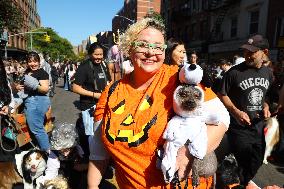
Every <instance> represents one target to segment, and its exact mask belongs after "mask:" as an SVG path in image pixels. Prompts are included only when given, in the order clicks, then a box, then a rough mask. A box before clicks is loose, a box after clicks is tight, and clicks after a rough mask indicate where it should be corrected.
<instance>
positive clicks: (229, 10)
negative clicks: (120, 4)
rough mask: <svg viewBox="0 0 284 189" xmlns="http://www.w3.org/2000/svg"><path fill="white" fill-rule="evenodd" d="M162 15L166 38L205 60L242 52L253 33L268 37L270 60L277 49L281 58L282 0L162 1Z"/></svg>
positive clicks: (283, 49) (283, 41) (283, 36)
mask: <svg viewBox="0 0 284 189" xmlns="http://www.w3.org/2000/svg"><path fill="white" fill-rule="evenodd" d="M161 14H162V16H163V17H164V19H165V23H166V27H167V35H168V37H175V38H178V39H181V40H182V41H184V42H185V44H186V48H187V51H188V52H189V51H191V50H195V51H197V52H199V54H200V57H201V58H203V59H204V61H209V60H210V62H212V61H214V60H217V59H219V58H224V57H225V58H228V59H231V58H232V57H233V55H234V54H241V53H242V52H241V51H240V49H239V47H240V45H241V44H243V43H244V42H245V41H246V40H247V39H248V38H249V37H250V36H252V35H254V34H256V33H258V34H262V35H264V36H265V37H267V38H268V40H269V43H270V44H271V49H270V51H271V58H272V60H276V58H277V56H278V57H279V56H281V55H279V52H280V51H281V52H282V54H283V55H282V56H283V57H284V15H283V14H284V1H278V0H179V1H175V0H162V2H161ZM280 54H281V53H280Z"/></svg>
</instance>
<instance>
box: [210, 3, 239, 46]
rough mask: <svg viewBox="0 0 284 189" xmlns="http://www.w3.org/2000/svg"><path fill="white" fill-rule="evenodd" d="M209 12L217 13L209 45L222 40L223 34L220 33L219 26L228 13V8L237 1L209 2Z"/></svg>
mask: <svg viewBox="0 0 284 189" xmlns="http://www.w3.org/2000/svg"><path fill="white" fill-rule="evenodd" d="M209 2H210V7H209V10H210V11H211V12H215V13H217V17H216V20H215V22H214V25H213V28H212V29H211V32H210V35H209V40H208V41H209V43H216V42H220V41H222V40H223V33H222V32H221V25H222V23H223V21H224V19H225V17H226V15H227V13H228V10H229V9H230V7H231V6H232V5H234V4H236V3H238V2H239V1H237V0H210V1H209Z"/></svg>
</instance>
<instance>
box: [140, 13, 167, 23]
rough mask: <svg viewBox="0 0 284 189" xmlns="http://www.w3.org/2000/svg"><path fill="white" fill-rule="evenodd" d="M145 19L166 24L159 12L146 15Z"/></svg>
mask: <svg viewBox="0 0 284 189" xmlns="http://www.w3.org/2000/svg"><path fill="white" fill-rule="evenodd" d="M145 17H150V18H155V19H156V20H158V21H159V22H160V23H163V24H165V21H164V19H163V17H162V16H161V15H160V14H159V13H157V12H149V13H148V14H146V16H145Z"/></svg>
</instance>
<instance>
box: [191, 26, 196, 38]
mask: <svg viewBox="0 0 284 189" xmlns="http://www.w3.org/2000/svg"><path fill="white" fill-rule="evenodd" d="M196 30H197V28H196V24H195V23H194V24H191V39H192V40H195V38H196Z"/></svg>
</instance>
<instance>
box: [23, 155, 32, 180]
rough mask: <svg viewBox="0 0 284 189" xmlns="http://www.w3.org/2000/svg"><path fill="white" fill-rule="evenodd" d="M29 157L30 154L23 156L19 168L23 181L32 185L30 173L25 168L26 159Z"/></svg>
mask: <svg viewBox="0 0 284 189" xmlns="http://www.w3.org/2000/svg"><path fill="white" fill-rule="evenodd" d="M29 155H30V153H27V154H25V155H24V157H23V161H22V165H21V167H22V173H23V178H24V180H25V181H26V182H27V183H29V184H31V183H32V177H31V174H30V171H29V170H28V169H27V168H26V166H25V164H26V161H27V158H28V156H29Z"/></svg>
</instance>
